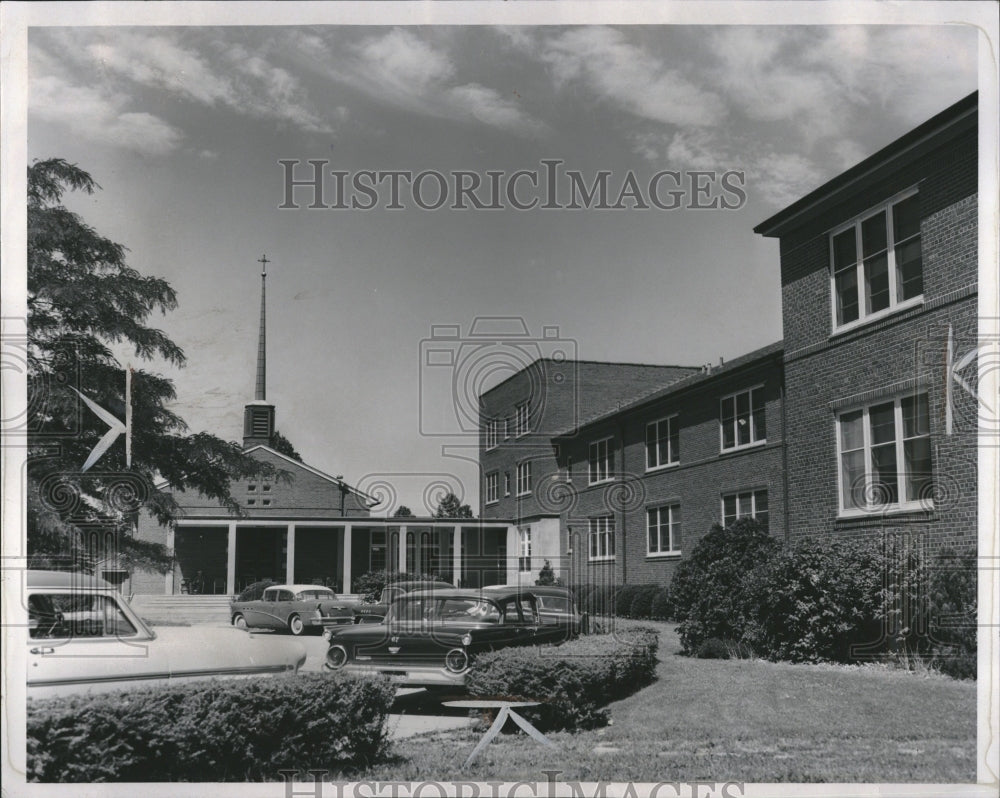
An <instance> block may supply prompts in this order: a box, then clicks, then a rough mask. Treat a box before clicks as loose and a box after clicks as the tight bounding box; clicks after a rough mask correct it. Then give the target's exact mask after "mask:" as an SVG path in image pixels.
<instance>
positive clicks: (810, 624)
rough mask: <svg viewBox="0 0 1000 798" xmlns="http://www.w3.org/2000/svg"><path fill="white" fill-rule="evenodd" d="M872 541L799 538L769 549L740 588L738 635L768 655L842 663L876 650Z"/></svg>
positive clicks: (876, 554) (876, 572)
mask: <svg viewBox="0 0 1000 798" xmlns="http://www.w3.org/2000/svg"><path fill="white" fill-rule="evenodd" d="M887 566H888V563H887V561H886V559H885V555H884V552H883V549H882V547H881V545H880V544H879V543H878V542H875V541H856V540H832V541H831V540H822V539H820V540H806V541H802V542H800V543H798V544H797V545H795V546H794V547H791V548H788V549H784V550H782V551H779V552H775V553H774V554H773V555H772V556H771V557H770V559H769V560H767V561H765V562H762V563H760V564H759V565H758V566H757V567H756V568H754V569H753V570H752V571H751V572H750V573H749V574H748V575H747V578H746V580H745V581H744V583H743V585H742V587H741V603H742V605H743V606H742V608H741V609H740V612H739V614H740V615H741V621H742V629H741V630H740V631H741V632H742V634H741V635H739V637H740V638H741V639H742V640H743V641H744V642H746V643H748V644H749V645H750V646H752V647H753V648H754V649H755V650H756V651H759V652H761V653H763V654H765V655H766V656H768V657H769V658H772V659H783V660H790V661H792V662H819V661H822V660H833V661H835V662H847V661H849V660H851V659H852V658H854V654H856V653H857V652H858V650H859V649H858V648H857V647H858V646H861V647H864V648H865V649H871V653H875V651H876V650H879V651H881V650H883V649H884V644H885V643H886V642H888V641H886V640H885V630H886V626H885V624H884V620H885V619H884V618H883V584H884V575H885V574H886V573H888V570H887Z"/></svg>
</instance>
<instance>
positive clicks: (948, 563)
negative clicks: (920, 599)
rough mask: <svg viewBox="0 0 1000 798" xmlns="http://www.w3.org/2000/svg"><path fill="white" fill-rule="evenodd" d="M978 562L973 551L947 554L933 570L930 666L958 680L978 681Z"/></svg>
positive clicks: (941, 555) (933, 566)
mask: <svg viewBox="0 0 1000 798" xmlns="http://www.w3.org/2000/svg"><path fill="white" fill-rule="evenodd" d="M977 568H978V560H977V557H976V552H975V550H974V549H965V550H959V551H953V550H949V551H945V552H942V553H941V554H939V555H938V556H937V557H936V558H935V560H934V561H933V563H932V564H931V566H930V569H929V570H930V573H929V580H928V581H929V591H928V593H929V597H930V623H929V632H930V638H931V641H932V642H931V643H930V645H929V650H928V652H927V656H928V659H929V660H930V663H931V666H932V667H934V668H937V669H938V670H940V671H941V672H942V673H947V674H948V675H949V676H955V677H957V678H959V679H975V678H976V668H977V658H976V624H977V614H976V609H977V606H978V599H977V595H976V591H977V587H978V586H977V583H976V579H977V576H978V570H977Z"/></svg>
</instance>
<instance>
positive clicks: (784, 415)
mask: <svg viewBox="0 0 1000 798" xmlns="http://www.w3.org/2000/svg"><path fill="white" fill-rule="evenodd" d="M778 367H779V369H780V376H781V379H780V380H779V381H778V385H779V395H780V396H781V471H782V482H783V484H784V488H783V491H784V494H785V495H784V497H783V498H782V508H781V511H782V515H784V517H785V545H786V546H787V545H788V543H789V542H790V541H791V538H792V531H791V525H790V524H791V521H790V520H789V518H788V411H787V406H788V403H787V401H786V399H787V395H786V392H785V364H784V354H782V360H781V361H779V365H778Z"/></svg>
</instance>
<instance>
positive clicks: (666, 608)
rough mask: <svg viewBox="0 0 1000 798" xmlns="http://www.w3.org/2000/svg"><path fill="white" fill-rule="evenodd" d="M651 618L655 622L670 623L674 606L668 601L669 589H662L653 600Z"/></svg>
mask: <svg viewBox="0 0 1000 798" xmlns="http://www.w3.org/2000/svg"><path fill="white" fill-rule="evenodd" d="M652 617H653V619H654V620H657V621H671V620H673V617H674V605H673V604H672V603H671V601H670V588H669V587H662V588H660V591H659V592H658V593H657V594H656V596H655V597H654V598H653V608H652Z"/></svg>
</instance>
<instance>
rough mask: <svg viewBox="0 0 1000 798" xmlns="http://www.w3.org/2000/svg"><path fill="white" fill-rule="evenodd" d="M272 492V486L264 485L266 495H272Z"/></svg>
mask: <svg viewBox="0 0 1000 798" xmlns="http://www.w3.org/2000/svg"><path fill="white" fill-rule="evenodd" d="M270 492H271V486H270V485H267V484H265V485H264V493H270Z"/></svg>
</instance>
